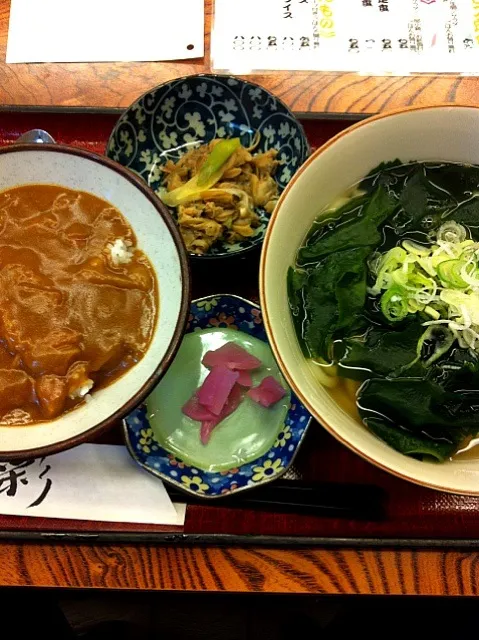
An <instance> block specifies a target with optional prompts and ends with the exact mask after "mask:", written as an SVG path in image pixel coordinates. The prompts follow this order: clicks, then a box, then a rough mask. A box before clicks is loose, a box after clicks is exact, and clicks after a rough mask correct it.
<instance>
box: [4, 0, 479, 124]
mask: <svg viewBox="0 0 479 640" xmlns="http://www.w3.org/2000/svg"><path fill="white" fill-rule="evenodd" d="M258 1H260V0H258ZM212 4H213V0H205V14H206V20H205V35H206V40H205V57H204V58H199V59H196V60H187V61H179V62H168V63H151V62H150V63H96V64H95V63H88V64H85V63H82V64H10V65H7V64H5V63H3V62H2V63H0V104H3V105H29V106H38V105H40V106H70V107H125V106H127V105H129V104H131V103H132V102H133V101H134V100H135V99H136V98H137V97H138V96H139V95H141V94H142V93H144V92H145V91H146V90H148V89H150V88H151V87H154V86H156V85H158V84H161V83H162V82H165V81H166V80H170V79H172V78H178V77H181V76H185V75H189V74H192V73H203V72H208V71H210V64H209V32H210V27H211V14H212ZM9 7H10V2H9V0H0V60H4V59H5V50H6V44H7V33H8V18H9ZM252 79H253V80H254V81H255V82H258V83H259V84H261V85H263V86H265V87H266V88H267V89H269V90H270V91H272V92H273V93H275V94H276V95H278V96H279V97H281V98H282V99H283V100H284V101H285V102H286V104H288V105H289V106H290V107H291V108H292V109H293V110H294V111H295V112H297V113H299V114H302V115H311V116H313V115H317V114H321V113H331V114H344V113H350V114H359V113H365V114H366V113H368V114H369V113H377V112H379V111H384V110H385V109H393V108H397V107H403V106H408V105H424V104H441V103H444V102H455V103H458V104H468V105H475V104H477V103H478V102H479V100H478V98H479V79H478V78H465V77H464V78H463V77H458V76H453V75H447V76H435V75H422V76H416V77H368V76H359V75H357V74H353V73H346V74H335V73H329V72H328V73H319V72H313V73H305V72H301V73H299V72H295V73H289V72H288V73H279V72H275V73H272V74H268V75H256V76H253V77H252Z"/></svg>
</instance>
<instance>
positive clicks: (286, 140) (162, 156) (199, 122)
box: [106, 74, 310, 259]
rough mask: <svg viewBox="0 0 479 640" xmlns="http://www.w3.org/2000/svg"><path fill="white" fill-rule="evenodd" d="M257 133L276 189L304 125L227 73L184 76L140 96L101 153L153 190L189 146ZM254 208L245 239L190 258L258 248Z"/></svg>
mask: <svg viewBox="0 0 479 640" xmlns="http://www.w3.org/2000/svg"><path fill="white" fill-rule="evenodd" d="M256 132H259V134H260V136H261V137H260V141H259V144H258V146H257V148H256V151H258V152H263V151H267V150H268V149H276V150H277V151H278V156H277V158H278V160H279V161H280V162H281V164H280V166H279V167H278V169H277V171H276V174H275V176H274V177H275V180H276V182H277V184H278V188H279V192H280V193H281V192H282V191H283V189H284V188H285V187H286V185H287V184H288V182H289V181H290V179H291V177H292V176H293V175H294V173H295V172H296V170H297V169H298V168H299V167H300V166H301V165H302V164H303V162H304V161H305V160H306V158H307V157H308V155H309V152H310V151H309V145H308V142H307V140H306V136H305V133H304V131H303V127H302V125H301V124H300V122H299V121H298V120H297V119H296V117H295V116H294V115H293V113H292V112H291V111H290V110H289V109H288V107H286V105H285V104H284V103H283V102H281V100H279V99H278V98H276V97H275V96H273V95H272V94H271V93H269V92H268V91H266V89H263V88H262V87H260V86H258V85H256V84H254V83H252V82H247V81H246V80H241V79H239V78H234V77H232V76H221V75H211V74H209V75H206V74H201V75H195V76H187V77H185V78H180V79H179V80H173V81H170V82H166V83H165V84H162V85H160V86H159V87H156V88H155V89H152V90H151V91H149V92H148V93H145V94H144V95H143V96H141V97H140V98H139V99H138V100H137V101H136V102H134V103H133V104H132V105H131V106H130V107H129V108H128V109H127V110H126V111H125V113H124V114H123V115H122V116H121V117H120V118H119V120H118V122H117V124H116V125H115V128H114V129H113V131H112V133H111V136H110V140H109V142H108V146H107V151H106V153H107V156H108V157H110V158H112V159H113V160H115V161H116V162H119V163H120V164H122V165H123V166H125V167H128V169H130V170H131V171H133V172H134V173H136V174H137V175H138V176H139V177H140V178H142V180H144V181H145V182H146V183H147V184H148V185H149V186H150V187H151V189H153V191H154V192H155V193H158V190H159V189H160V187H161V186H162V184H163V178H164V174H163V172H162V170H161V168H162V166H163V165H164V164H165V163H166V162H167V161H168V160H172V161H173V162H177V161H178V160H179V159H180V157H181V156H182V155H183V154H184V153H185V152H187V151H189V150H190V149H191V148H192V147H195V146H199V145H200V144H206V143H209V142H211V141H212V140H214V139H216V138H232V137H239V138H240V140H241V143H242V144H243V145H244V146H249V145H251V143H252V141H253V138H254V136H255V133H256ZM171 211H172V214H174V213H175V212H174V210H173V209H172V210H171ZM257 213H258V214H259V215H260V220H261V224H260V226H259V227H258V228H257V229H256V232H255V235H254V236H252V237H251V238H248V239H245V240H244V241H242V242H238V243H235V244H227V243H225V242H218V243H217V244H215V245H213V247H211V249H210V250H209V251H208V252H207V253H205V254H204V255H201V256H198V255H196V254H191V255H192V256H194V257H195V258H198V259H208V258H218V257H225V256H236V255H238V254H242V253H244V252H245V251H247V250H249V249H252V248H254V247H257V246H258V245H260V244H261V242H262V241H263V237H264V233H265V229H266V226H267V224H268V222H269V216H268V215H266V213H265V212H264V211H263V210H258V211H257Z"/></svg>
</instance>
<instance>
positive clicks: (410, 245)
mask: <svg viewBox="0 0 479 640" xmlns="http://www.w3.org/2000/svg"><path fill="white" fill-rule="evenodd" d="M402 246H403V248H404V249H405V250H406V251H408V252H409V253H414V255H416V256H420V257H422V258H424V257H426V256H428V255H429V254H430V253H431V247H425V246H424V245H423V244H419V242H414V240H404V242H403V243H402Z"/></svg>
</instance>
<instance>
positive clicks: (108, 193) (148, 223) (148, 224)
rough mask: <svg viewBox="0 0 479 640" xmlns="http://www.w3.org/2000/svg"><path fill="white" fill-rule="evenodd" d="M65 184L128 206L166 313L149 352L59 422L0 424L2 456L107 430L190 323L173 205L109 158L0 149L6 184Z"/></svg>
mask: <svg viewBox="0 0 479 640" xmlns="http://www.w3.org/2000/svg"><path fill="white" fill-rule="evenodd" d="M29 183H32V184H41V183H44V184H45V183H46V184H58V185H61V186H64V187H68V188H70V189H78V190H81V191H86V192H88V193H91V194H93V195H95V196H98V197H100V198H102V199H104V200H107V201H108V202H111V204H112V205H113V206H115V207H116V208H117V209H119V210H120V211H121V213H122V214H123V215H124V216H125V218H126V219H127V220H128V222H129V224H130V225H131V227H132V228H133V230H134V232H135V234H136V237H137V239H138V246H139V248H140V249H142V250H143V251H144V252H145V254H146V255H147V256H148V258H149V259H150V262H151V263H152V265H153V267H154V269H155V272H156V276H157V279H158V289H159V316H158V321H157V325H156V328H155V331H154V334H153V337H152V340H151V344H150V346H149V348H148V351H147V352H146V354H145V355H144V357H143V358H142V359H141V360H140V361H139V362H138V364H136V365H135V366H134V367H132V368H131V369H130V370H129V371H127V372H126V373H125V374H124V375H123V376H122V377H121V378H119V379H118V380H116V381H115V382H114V383H112V384H111V385H110V386H108V387H106V388H104V389H100V390H98V391H95V392H93V393H92V400H91V402H88V403H84V404H81V405H79V406H78V407H77V408H75V409H74V410H73V411H70V412H69V413H66V414H64V415H63V416H61V417H59V418H57V419H56V420H53V421H50V422H42V423H38V424H34V425H18V426H1V425H0V458H14V457H16V458H27V457H32V456H38V455H45V454H50V453H53V452H55V451H60V450H62V449H67V448H69V447H72V446H75V445H77V444H79V443H81V442H84V441H85V440H88V439H89V438H91V437H93V436H95V435H97V434H98V433H99V432H100V431H103V430H104V429H107V428H108V427H110V426H112V425H113V424H114V423H115V422H117V421H118V420H119V419H120V418H122V417H123V416H124V415H126V414H127V413H128V412H129V411H131V410H132V409H133V408H134V407H135V406H136V405H138V404H139V403H140V402H141V401H142V400H143V399H144V398H145V397H146V396H147V395H148V393H149V392H150V391H151V390H152V389H153V387H154V386H155V385H156V384H157V383H158V381H159V380H160V378H161V377H162V375H163V374H164V373H165V371H166V370H167V368H168V366H169V365H170V364H171V362H172V360H173V357H174V355H175V353H176V350H177V348H178V346H179V344H180V342H181V339H182V336H183V332H184V329H185V326H186V321H187V317H188V309H189V297H190V275H189V268H188V258H187V255H186V252H185V250H184V246H183V243H182V241H181V239H180V236H179V233H178V230H177V229H176V226H175V224H174V222H173V220H172V218H171V215H170V213H169V211H168V210H167V209H166V208H165V207H164V206H163V205H162V203H161V202H160V200H159V199H158V198H157V197H156V196H155V195H154V194H153V193H152V192H151V191H150V189H149V188H148V187H147V186H146V185H145V184H144V183H143V182H142V181H141V180H140V179H139V178H137V177H136V176H134V175H133V174H132V173H131V172H129V171H128V170H126V169H124V168H123V167H121V166H120V165H118V164H116V163H115V162H113V161H112V160H109V159H108V158H105V157H102V156H98V155H96V154H93V153H89V152H87V151H82V150H80V149H75V148H70V147H66V146H62V145H38V144H36V145H35V144H34V145H14V146H12V147H6V148H3V149H0V190H4V189H8V188H10V187H15V186H18V185H23V184H29Z"/></svg>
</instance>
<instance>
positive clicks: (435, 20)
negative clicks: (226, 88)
mask: <svg viewBox="0 0 479 640" xmlns="http://www.w3.org/2000/svg"><path fill="white" fill-rule="evenodd" d="M234 4H235V3H234V2H233V0H215V16H214V27H213V33H212V43H211V56H212V66H213V67H214V69H215V70H217V71H220V70H221V71H232V72H234V73H247V72H251V71H268V70H305V71H308V70H321V71H357V72H361V73H372V74H374V73H378V74H380V73H396V74H408V73H447V72H448V73H464V74H469V75H471V74H472V75H475V74H476V73H479V0H260V1H258V0H242V2H241V10H235V9H234ZM237 6H238V5H237Z"/></svg>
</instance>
